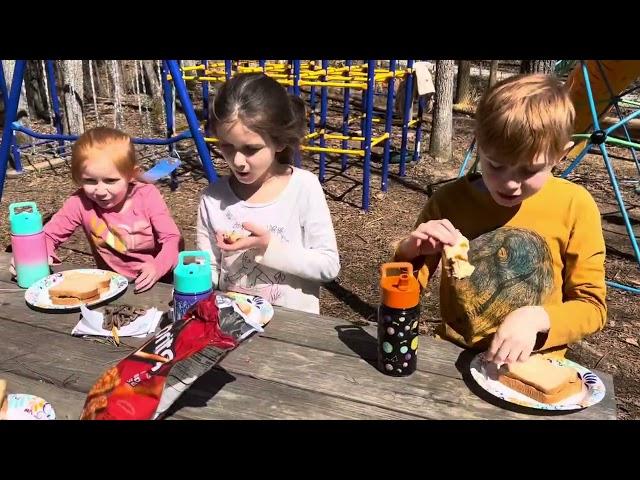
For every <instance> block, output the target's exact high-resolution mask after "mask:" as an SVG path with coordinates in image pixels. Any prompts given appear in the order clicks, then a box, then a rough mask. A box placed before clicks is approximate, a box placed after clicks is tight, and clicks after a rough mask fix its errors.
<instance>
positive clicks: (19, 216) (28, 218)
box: [9, 202, 42, 235]
mask: <svg viewBox="0 0 640 480" xmlns="http://www.w3.org/2000/svg"><path fill="white" fill-rule="evenodd" d="M18 208H23V209H30V211H22V212H16V210H17V209H18ZM9 225H10V230H11V234H12V235H34V234H36V233H40V232H42V215H41V214H40V212H39V211H38V207H37V205H36V203H35V202H17V203H12V204H10V205H9Z"/></svg>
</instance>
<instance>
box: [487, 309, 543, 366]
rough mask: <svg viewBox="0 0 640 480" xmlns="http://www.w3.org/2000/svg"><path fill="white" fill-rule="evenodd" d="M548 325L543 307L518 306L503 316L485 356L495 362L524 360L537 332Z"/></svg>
mask: <svg viewBox="0 0 640 480" xmlns="http://www.w3.org/2000/svg"><path fill="white" fill-rule="evenodd" d="M549 327H550V322H549V314H548V313H547V312H546V311H545V309H544V308H542V307H520V308H518V309H517V310H514V311H513V312H511V313H510V314H509V315H507V316H506V317H504V320H503V321H502V324H501V325H500V327H499V328H498V330H497V331H496V333H495V335H494V336H493V340H492V341H491V346H490V347H489V350H488V351H487V353H486V357H485V358H486V359H487V360H488V361H489V362H493V363H496V364H501V363H513V362H524V361H526V360H527V359H528V358H529V355H531V351H532V350H533V347H534V346H535V344H536V339H537V335H538V332H546V331H548V330H549Z"/></svg>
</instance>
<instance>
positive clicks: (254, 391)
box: [170, 368, 419, 420]
mask: <svg viewBox="0 0 640 480" xmlns="http://www.w3.org/2000/svg"><path fill="white" fill-rule="evenodd" d="M171 411H173V412H175V413H174V414H173V415H172V416H171V417H170V418H176V419H184V418H188V419H203V420H206V419H224V420H252V419H258V420H275V419H281V420H292V419H306V420H326V419H337V420H357V419H372V420H376V419H377V420H403V419H414V420H418V419H419V417H417V416H413V415H410V414H405V413H398V412H396V411H391V410H388V409H386V408H380V407H376V406H372V405H367V404H363V403H360V402H357V401H350V400H347V399H343V398H339V397H335V396H332V395H325V394H324V393H320V392H312V391H309V390H306V389H300V388H295V387H290V386H287V385H283V384H280V383H274V382H271V381H265V380H260V379H257V378H251V377H247V376H245V375H240V374H236V373H234V374H231V373H230V372H228V371H226V370H224V369H222V368H213V369H212V370H210V371H209V372H208V373H206V374H205V375H203V376H202V377H200V378H199V379H198V380H197V381H196V382H195V383H194V385H193V386H192V388H190V389H189V390H188V391H187V392H185V394H184V395H183V396H182V397H180V398H179V399H178V400H177V402H176V403H175V404H174V406H173V408H172V410H171Z"/></svg>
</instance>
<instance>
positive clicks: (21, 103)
mask: <svg viewBox="0 0 640 480" xmlns="http://www.w3.org/2000/svg"><path fill="white" fill-rule="evenodd" d="M2 66H3V68H4V78H5V81H6V84H7V94H8V93H9V92H10V91H11V82H12V80H13V70H14V69H15V66H16V61H15V60H2ZM25 76H26V72H25ZM24 85H25V82H24V81H23V82H22V88H21V89H20V99H19V100H18V112H17V114H16V120H18V121H20V122H21V123H22V124H23V125H28V124H29V118H30V117H31V115H30V112H29V104H28V102H27V92H26V89H25V86H24ZM5 108H6V106H5Z"/></svg>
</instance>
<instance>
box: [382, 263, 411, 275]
mask: <svg viewBox="0 0 640 480" xmlns="http://www.w3.org/2000/svg"><path fill="white" fill-rule="evenodd" d="M392 268H395V269H399V270H402V269H404V268H406V269H407V274H408V275H413V265H412V264H411V263H409V262H389V263H384V264H382V266H381V267H380V276H381V278H385V277H387V276H388V275H387V270H391V269H392Z"/></svg>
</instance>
